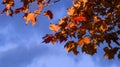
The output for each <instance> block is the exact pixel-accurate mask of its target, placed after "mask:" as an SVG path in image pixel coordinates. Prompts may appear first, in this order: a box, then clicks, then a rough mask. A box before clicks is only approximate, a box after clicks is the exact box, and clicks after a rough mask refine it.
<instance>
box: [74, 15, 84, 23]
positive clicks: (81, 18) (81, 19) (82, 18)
mask: <svg viewBox="0 0 120 67" xmlns="http://www.w3.org/2000/svg"><path fill="white" fill-rule="evenodd" d="M74 20H75V21H76V22H79V21H86V17H84V16H77V17H75V18H74Z"/></svg>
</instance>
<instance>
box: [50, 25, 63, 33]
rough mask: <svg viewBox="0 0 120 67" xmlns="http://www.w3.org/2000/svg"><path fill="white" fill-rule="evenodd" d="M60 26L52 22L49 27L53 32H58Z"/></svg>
mask: <svg viewBox="0 0 120 67" xmlns="http://www.w3.org/2000/svg"><path fill="white" fill-rule="evenodd" d="M60 28H61V27H60V26H58V25H56V24H52V23H51V24H50V27H49V29H50V30H52V31H53V32H57V31H59V30H60Z"/></svg>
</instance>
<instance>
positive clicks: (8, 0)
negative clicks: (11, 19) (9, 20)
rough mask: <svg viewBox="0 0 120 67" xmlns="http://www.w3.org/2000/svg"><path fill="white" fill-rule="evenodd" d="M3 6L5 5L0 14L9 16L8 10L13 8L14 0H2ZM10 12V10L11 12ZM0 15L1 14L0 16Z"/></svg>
mask: <svg viewBox="0 0 120 67" xmlns="http://www.w3.org/2000/svg"><path fill="white" fill-rule="evenodd" d="M3 4H6V7H5V9H4V10H3V11H2V13H4V12H5V13H6V15H9V14H10V13H9V10H11V7H12V6H14V0H4V1H3ZM11 11H12V10H11ZM2 13H1V14H2Z"/></svg>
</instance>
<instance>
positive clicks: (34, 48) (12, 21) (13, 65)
mask: <svg viewBox="0 0 120 67" xmlns="http://www.w3.org/2000/svg"><path fill="white" fill-rule="evenodd" d="M0 2H1V1H0ZM70 6H71V2H70V1H69V0H66V1H65V2H63V1H60V2H59V3H56V4H55V5H52V6H49V7H46V8H45V9H52V11H53V12H54V13H55V14H54V18H53V20H48V18H47V17H44V16H43V15H42V14H41V15H40V16H39V17H37V19H38V23H37V25H35V26H32V25H31V24H28V25H27V26H26V25H25V20H24V19H23V18H22V15H20V14H19V15H15V16H13V17H8V16H5V15H3V16H0V67H119V64H120V62H119V60H118V59H117V58H115V60H112V61H109V60H107V59H103V51H100V52H99V53H98V54H95V55H94V56H90V55H87V54H84V53H81V54H79V55H77V56H75V55H73V54H72V53H67V52H66V50H65V49H64V47H63V43H62V44H59V43H56V45H54V46H53V45H51V44H44V43H42V41H43V40H42V37H43V36H44V35H45V34H47V33H52V32H51V31H50V30H49V24H50V22H53V23H55V22H57V21H58V20H59V18H61V17H63V16H64V15H65V12H66V10H65V9H66V8H67V7H70ZM0 8H1V5H0ZM2 8H3V7H2ZM0 10H1V9H0ZM99 50H102V48H99Z"/></svg>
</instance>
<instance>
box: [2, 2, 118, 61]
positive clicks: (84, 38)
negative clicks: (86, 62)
mask: <svg viewBox="0 0 120 67" xmlns="http://www.w3.org/2000/svg"><path fill="white" fill-rule="evenodd" d="M59 1H60V0H21V2H22V3H23V6H22V7H20V8H16V9H15V10H13V9H12V7H13V6H15V3H14V0H3V3H2V4H3V5H5V6H6V7H5V9H3V11H2V12H1V14H3V13H6V14H7V15H9V16H13V15H14V14H19V13H21V12H22V13H24V16H23V18H24V19H25V20H26V24H28V23H30V22H31V23H32V25H33V26H34V25H35V24H36V23H37V22H36V21H37V19H36V17H37V16H38V15H40V14H41V12H42V11H43V8H45V7H46V6H49V5H53V4H55V3H57V2H59ZM30 3H36V4H37V8H36V9H35V10H34V11H30V9H29V7H31V6H30V5H29V4H30ZM66 13H67V14H68V15H67V16H64V17H63V18H61V19H59V21H58V23H56V24H54V23H50V28H49V29H50V30H51V31H53V32H54V33H53V34H46V35H45V36H44V37H43V42H44V43H50V42H51V43H52V44H55V43H56V42H60V43H62V42H65V43H66V44H65V46H64V47H65V48H66V51H67V52H73V53H74V54H75V55H77V54H78V53H80V50H78V49H77V48H81V49H82V50H81V52H85V53H87V54H90V55H94V54H95V53H97V49H98V48H99V47H100V46H101V45H104V44H102V43H103V42H106V43H107V45H105V47H104V48H103V50H104V52H105V53H104V58H108V59H110V60H111V59H113V58H114V56H115V55H117V57H118V58H120V50H119V49H120V37H119V36H120V35H119V34H120V0H112V1H111V0H72V7H70V8H68V9H67V12H66ZM44 16H47V17H48V18H49V19H52V18H53V17H54V13H52V11H51V10H46V11H44ZM112 42H114V43H115V44H116V45H112Z"/></svg>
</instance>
